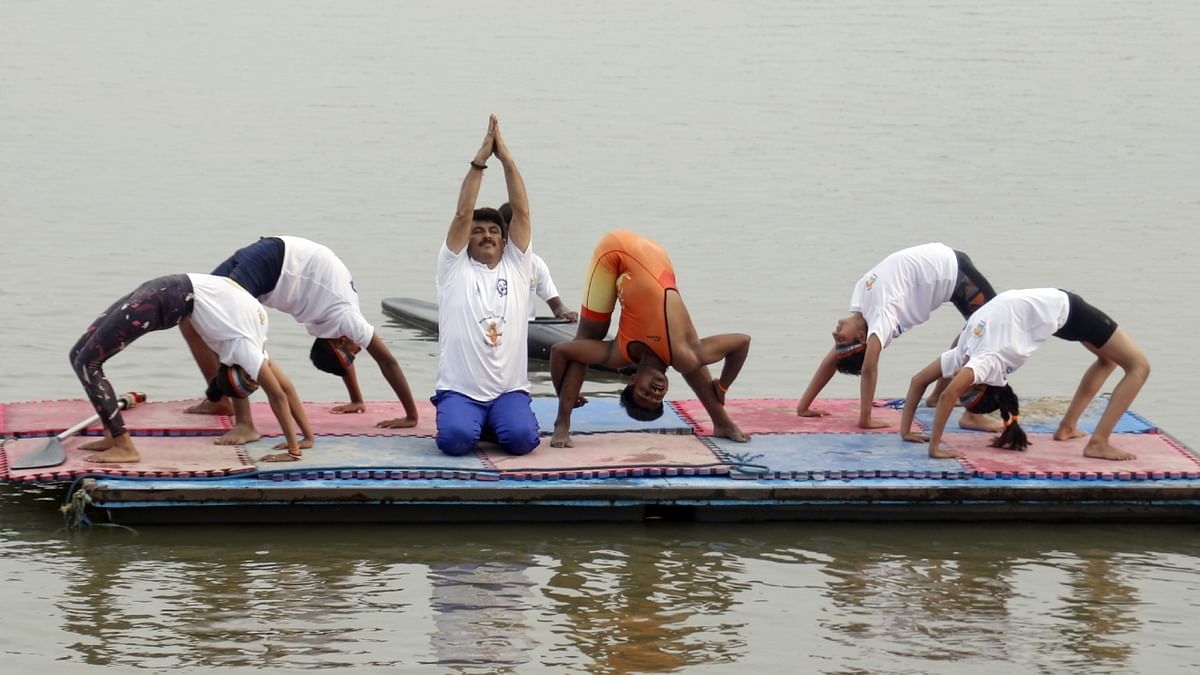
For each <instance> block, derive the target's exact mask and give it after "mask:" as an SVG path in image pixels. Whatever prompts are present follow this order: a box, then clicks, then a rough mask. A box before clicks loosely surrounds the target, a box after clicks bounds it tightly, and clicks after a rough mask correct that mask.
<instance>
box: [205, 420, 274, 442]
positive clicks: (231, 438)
mask: <svg viewBox="0 0 1200 675" xmlns="http://www.w3.org/2000/svg"><path fill="white" fill-rule="evenodd" d="M260 438H262V434H260V433H258V429H255V428H254V425H253V424H235V425H233V428H232V429H230V430H229V431H226V432H225V433H224V434H222V435H221V437H220V438H218V439H217V440H215V441H213V443H215V444H217V445H242V444H243V443H253V442H254V441H257V440H258V439H260Z"/></svg>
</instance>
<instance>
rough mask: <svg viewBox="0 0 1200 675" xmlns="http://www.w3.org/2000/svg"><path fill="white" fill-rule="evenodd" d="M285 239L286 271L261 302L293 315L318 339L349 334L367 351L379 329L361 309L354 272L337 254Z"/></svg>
mask: <svg viewBox="0 0 1200 675" xmlns="http://www.w3.org/2000/svg"><path fill="white" fill-rule="evenodd" d="M279 239H281V240H282V241H283V267H282V269H281V270H280V272H279V281H278V282H277V283H276V284H275V288H274V289H273V290H272V291H271V292H270V293H267V294H266V295H264V296H262V297H261V298H259V300H261V301H262V304H264V305H266V306H267V307H271V308H274V309H277V310H279V311H281V312H284V313H286V314H290V315H292V316H293V317H295V319H296V320H297V321H299V322H300V323H302V324H304V327H305V328H306V329H307V330H308V334H309V335H311V336H313V337H317V338H339V337H342V336H346V337H348V338H350V340H352V341H353V342H354V343H355V344H357V345H358V346H359V347H363V348H365V347H366V346H367V345H369V344H370V343H371V337H372V336H373V335H375V328H374V327H373V326H372V325H371V324H370V323H369V322H368V321H367V319H366V317H364V316H363V313H362V310H361V309H360V308H359V306H358V290H357V289H356V288H355V287H354V279H352V278H351V277H350V270H348V269H346V265H345V263H343V262H342V261H341V259H339V258H338V257H337V256H336V255H334V253H333V251H331V250H329V249H328V248H326V247H325V246H322V245H321V244H318V243H316V242H313V241H309V240H308V239H303V238H301V237H279Z"/></svg>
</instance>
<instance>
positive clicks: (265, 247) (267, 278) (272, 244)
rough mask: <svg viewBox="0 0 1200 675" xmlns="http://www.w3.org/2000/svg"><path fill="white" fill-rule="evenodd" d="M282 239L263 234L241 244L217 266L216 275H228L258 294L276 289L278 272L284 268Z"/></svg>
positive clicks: (248, 291) (262, 294)
mask: <svg viewBox="0 0 1200 675" xmlns="http://www.w3.org/2000/svg"><path fill="white" fill-rule="evenodd" d="M283 249H284V244H283V240H282V239H280V238H278V237H263V238H262V239H259V240H258V241H256V242H254V243H253V244H250V245H249V246H243V247H242V248H239V249H238V250H237V251H236V252H235V253H234V254H233V255H231V256H229V258H228V259H226V260H225V261H224V262H222V263H221V264H220V265H217V268H216V269H214V270H213V271H212V273H213V276H218V277H229V278H230V279H233V280H234V281H236V282H238V285H239V286H241V287H242V288H244V289H246V292H247V293H249V294H250V295H253V296H254V297H255V298H260V297H262V296H264V295H266V294H267V293H270V292H271V291H273V290H275V284H277V283H279V275H280V274H281V273H282V272H283V254H284V250H283Z"/></svg>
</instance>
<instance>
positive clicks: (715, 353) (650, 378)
mask: <svg viewBox="0 0 1200 675" xmlns="http://www.w3.org/2000/svg"><path fill="white" fill-rule="evenodd" d="M618 300H620V301H621V320H620V323H619V325H618V327H617V338H616V340H605V339H604V338H605V336H607V335H608V328H609V325H610V323H611V321H612V313H613V310H614V309H615V308H616V303H617V301H618ZM749 352H750V336H749V335H745V334H742V333H729V334H725V335H714V336H711V337H706V338H703V339H701V338H700V337H699V335H698V334H697V332H696V327H695V325H693V324H692V317H691V316H690V315H689V314H688V311H687V307H686V306H685V305H684V304H683V299H682V298H681V297H680V295H679V289H678V288H677V287H676V284H675V270H674V268H673V267H672V266H671V259H670V258H669V257H668V256H667V252H666V251H665V250H664V249H663V247H662V246H660V245H659V244H658V242H656V241H654V240H652V239H647V238H646V237H642V236H640V235H638V234H635V233H633V232H628V231H624V230H618V231H616V232H610V233H608V234H606V235H604V237H603V238H601V239H600V243H598V244H597V245H596V250H595V253H594V254H593V255H592V263H591V266H590V268H589V269H588V273H587V277H586V279H585V280H584V301H583V308H582V310H581V312H580V318H579V329H578V331H577V333H576V336H575V339H574V340H571V341H569V342H562V343H559V344H557V345H555V346H554V348H553V349H551V351H550V376H551V379H552V380H553V382H554V389H555V391H556V392H557V393H558V418H557V419H556V420H555V421H554V435H553V437H551V439H550V445H551V446H553V447H557V448H561V447H569V446H570V445H571V438H570V433H571V411H572V410H573V409H574V408H576V407H578V406H580V405H583V404H584V403H586V400H585V399H583V398H580V396H579V391H580V389H581V388H582V386H583V379H584V376H585V374H586V372H587V367H588V366H589V365H603V366H605V367H608V368H613V369H617V368H622V367H624V366H628V365H630V364H633V365H635V366H636V371H635V372H634V374H633V379H632V381H631V382H630V383H629V385H628V386H627V387H625V389H624V391H622V392H621V404H622V405H623V406H624V407H625V410H626V412H628V413H629V416H630V417H632V418H634V419H638V420H653V419H657V418H658V417H659V416H660V415H662V412H663V398H664V397H665V396H666V393H667V375H666V370H667V366H671V367H673V368H674V369H675V370H677V371H679V373H680V374H681V375H683V378H684V379H685V380H686V381H687V383H688V384H689V385H690V386H691V388H692V390H693V391H694V392H695V393H696V396H697V397H698V398H699V399H700V402H701V403H702V404H703V405H704V409H705V410H706V411H708V414H709V416H710V417H711V418H712V421H713V433H714V435H716V436H723V437H725V438H729V439H732V440H735V441H738V442H745V441H748V440H750V437H749V436H748V435H746V434H745V433H743V432H742V430H741V429H739V428H738V426H737V425H736V424H734V423H733V420H732V419H730V418H729V413H727V412H726V410H725V405H724V403H725V392H726V391H728V390H729V387H730V386H732V385H733V381H734V380H735V379H736V378H737V376H738V373H739V372H740V371H741V369H742V364H744V363H745V362H746V356H747V354H749ZM722 359H724V362H725V363H724V365H723V366H722V369H721V376H720V377H719V378H717V379H713V378H712V375H711V374H710V373H709V371H708V368H707V366H708V365H709V364H712V363H716V362H717V361H721V360H722Z"/></svg>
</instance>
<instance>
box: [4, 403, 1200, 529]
mask: <svg viewBox="0 0 1200 675" xmlns="http://www.w3.org/2000/svg"><path fill="white" fill-rule="evenodd" d="M1104 403H1105V401H1103V400H1099V401H1097V402H1096V403H1095V404H1094V405H1093V406H1092V408H1091V409H1090V410H1089V411H1088V413H1087V414H1086V415H1085V417H1084V419H1083V424H1082V425H1081V426H1082V427H1083V428H1084V429H1087V430H1090V429H1091V428H1092V426H1093V425H1094V424H1095V422H1096V421H1097V420H1098V419H1099V414H1100V411H1101V410H1102V407H1103V404H1104ZM186 404H187V402H182V401H180V402H165V403H161V402H160V403H147V404H144V405H142V406H139V407H138V408H135V409H134V410H131V411H129V412H127V413H125V418H126V422H127V424H128V426H129V428H130V429H131V430H132V431H133V433H135V435H138V437H137V438H136V439H135V440H136V442H137V444H138V447H139V450H140V451H141V454H142V461H141V462H139V463H137V464H130V465H111V466H102V465H95V464H90V463H88V462H86V461H84V460H83V459H82V456H83V455H84V454H86V453H83V452H80V451H78V450H75V449H74V448H76V447H78V445H79V444H80V443H82V442H84V441H85V440H86V439H79V438H75V439H70V440H68V441H66V442H65V445H66V446H67V449H68V452H67V455H68V458H67V461H66V462H65V463H64V464H62V465H61V466H57V467H50V468H42V469H30V470H13V469H10V468H9V467H10V466H11V465H12V463H13V462H18V463H19V458H20V457H21V456H23V454H24V453H26V452H31V451H32V450H33V449H34V448H36V447H37V446H39V445H41V444H43V443H45V441H46V436H49V435H52V434H54V433H57V431H59V430H61V429H62V428H64V427H66V426H70V423H71V421H72V420H77V419H79V418H81V417H85V416H86V415H87V414H89V413H91V410H90V407H89V406H88V404H87V403H86V402H84V401H82V400H71V401H44V402H25V403H8V404H2V405H0V432H2V433H3V435H4V436H7V437H10V438H9V440H6V441H5V442H4V444H3V446H2V447H0V478H2V479H3V480H6V481H12V482H20V483H60V484H61V483H65V484H69V485H71V486H72V494H73V496H74V497H76V498H78V499H80V500H82V501H85V502H90V507H89V512H90V513H91V514H92V516H93V518H94V519H107V520H110V521H112V522H117V523H125V524H137V523H143V524H145V523H171V524H177V523H183V522H189V523H259V522H306V523H307V522H320V521H324V522H331V521H357V522H384V521H386V522H404V521H408V522H413V521H420V522H447V521H563V520H642V519H648V518H666V519H682V520H702V521H769V520H971V521H980V520H1066V521H1083V520H1159V521H1169V520H1180V519H1184V520H1191V521H1195V520H1200V458H1197V456H1196V454H1195V453H1194V452H1193V451H1191V450H1190V449H1188V448H1186V447H1184V446H1183V445H1182V444H1181V443H1179V442H1178V441H1176V440H1175V439H1173V438H1172V437H1171V436H1169V435H1167V434H1165V433H1163V432H1161V431H1160V430H1158V429H1157V428H1156V427H1155V426H1154V425H1153V424H1150V423H1149V422H1147V421H1146V420H1144V419H1143V418H1141V417H1139V416H1137V415H1135V414H1132V413H1128V414H1126V415H1125V416H1124V417H1123V418H1122V419H1121V421H1120V424H1119V425H1118V427H1117V432H1118V433H1117V434H1116V435H1115V436H1114V438H1115V440H1114V442H1115V443H1116V444H1117V445H1119V446H1120V447H1122V448H1124V449H1128V450H1130V451H1132V452H1134V453H1136V454H1137V455H1138V457H1137V459H1135V460H1132V461H1128V462H1110V461H1104V460H1094V459H1088V458H1085V457H1083V455H1082V447H1083V443H1084V441H1085V440H1086V439H1078V440H1074V441H1064V442H1056V441H1053V440H1052V439H1051V433H1052V432H1053V429H1054V425H1055V424H1056V423H1057V417H1055V416H1054V415H1048V416H1046V417H1045V419H1042V420H1039V418H1038V416H1037V414H1036V413H1031V412H1029V410H1028V409H1027V407H1026V406H1025V405H1023V406H1022V412H1023V414H1022V423H1023V425H1024V426H1025V427H1026V429H1027V430H1028V431H1029V432H1030V438H1031V439H1032V441H1033V445H1032V446H1031V447H1030V448H1029V449H1028V450H1026V451H1024V452H1014V451H1010V450H998V449H994V448H991V447H989V446H988V445H987V441H988V440H989V439H990V438H991V435H990V434H985V433H980V432H957V431H956V432H955V433H950V434H948V435H947V437H946V444H947V446H948V447H951V448H955V449H960V450H963V451H965V452H966V459H963V460H953V459H932V458H930V457H929V456H928V454H927V452H926V450H925V448H924V447H923V446H921V445H918V444H912V443H905V442H903V441H902V440H901V439H900V438H899V436H898V434H896V433H895V431H896V428H897V425H898V423H899V411H898V410H896V409H895V408H894V407H892V406H891V405H889V404H888V403H887V402H880V404H878V405H879V407H878V408H877V409H876V411H875V416H876V417H878V418H881V419H883V420H885V421H888V422H890V423H891V424H892V426H891V427H890V428H889V429H884V430H880V431H863V430H859V429H857V428H856V427H855V421H856V420H857V418H858V411H857V402H856V401H835V400H825V401H820V402H819V404H818V405H819V406H820V407H823V408H825V409H828V410H831V411H832V413H833V414H832V415H831V416H829V417H821V418H799V417H797V416H796V414H795V401H794V400H785V399H742V400H732V399H731V400H730V401H729V402H728V408H729V410H730V414H731V415H732V416H733V418H734V419H735V420H737V421H738V423H739V424H740V425H741V427H742V428H743V429H744V430H745V431H746V432H748V433H750V434H752V435H754V438H753V440H752V441H751V442H750V443H746V444H738V443H733V442H730V441H727V440H725V439H720V438H713V437H712V436H711V435H710V434H711V424H710V422H709V420H708V418H707V416H706V415H705V414H704V412H703V409H702V407H701V406H700V404H699V402H698V401H695V400H685V401H673V402H671V403H670V404H669V405H668V407H667V411H666V413H665V414H664V415H663V416H662V417H661V418H660V419H659V420H656V421H654V422H649V423H642V422H636V421H633V420H631V419H630V418H629V417H628V416H626V415H625V413H624V412H623V411H622V410H621V409H620V407H619V405H618V404H617V402H616V401H614V400H612V399H593V400H592V401H591V402H590V403H589V404H588V405H586V406H584V407H583V408H580V409H578V410H576V414H575V417H574V420H573V422H574V435H573V439H574V442H575V447H573V448H551V447H550V446H549V443H548V440H549V439H548V438H544V439H543V443H542V445H541V446H540V447H539V448H537V449H536V450H535V451H534V452H533V453H532V454H530V455H526V456H524V457H512V456H508V455H506V454H505V453H503V452H500V451H499V450H498V449H497V448H495V447H494V446H489V445H488V444H481V447H480V448H479V449H478V450H477V451H476V452H474V453H472V454H469V455H467V456H464V457H457V458H455V457H448V456H445V455H442V454H441V453H440V452H438V450H437V449H436V447H435V446H434V442H433V438H432V435H433V433H434V428H433V420H434V411H433V408H432V406H431V405H429V404H428V403H426V402H424V401H422V402H421V404H422V406H423V407H422V410H421V415H422V418H421V423H420V424H419V425H418V426H417V427H416V428H413V429H395V430H393V429H376V428H375V427H374V424H375V422H376V421H379V420H382V419H388V418H391V417H395V416H397V415H398V414H400V411H401V408H400V406H399V404H398V403H396V402H371V403H369V404H368V412H367V413H365V414H362V415H331V414H329V413H328V409H329V407H330V405H331V404H316V403H310V404H306V406H307V407H308V414H309V418H310V419H311V420H312V423H313V425H314V428H315V429H316V430H317V433H318V437H317V442H316V445H315V447H313V448H311V449H309V450H306V451H305V453H304V458H303V459H302V460H301V461H299V462H294V463H286V464H269V463H255V461H254V459H253V458H254V457H258V456H260V455H263V454H266V453H268V452H270V451H271V450H270V447H271V445H273V441H272V440H271V439H270V438H265V439H264V440H263V441H260V442H258V443H255V444H252V445H248V446H246V447H230V446H218V445H214V444H212V440H213V436H214V435H216V434H219V433H221V432H222V431H224V430H225V429H228V428H229V426H230V420H229V419H227V418H225V417H221V416H211V417H208V416H198V415H187V414H184V413H183V412H182V411H183V408H184V406H185V405H186ZM254 406H255V409H254V416H255V419H256V420H257V423H258V424H259V428H260V431H262V432H263V433H264V436H268V437H269V436H272V435H277V434H278V433H279V430H278V428H277V427H276V426H275V422H274V418H273V416H272V415H271V414H270V411H269V408H268V406H267V404H266V403H261V402H260V403H255V404H254ZM555 406H556V401H555V400H554V399H552V398H535V399H534V410H535V412H536V413H537V415H538V418H539V420H540V421H541V423H542V426H543V428H547V427H549V425H550V423H551V422H552V421H553V419H554V410H555ZM1059 407H1060V409H1061V407H1063V406H1059ZM931 417H932V411H931V410H929V409H922V410H921V411H919V413H918V417H917V421H918V423H919V424H922V425H924V426H926V427H927V426H928V424H929V423H930V421H931ZM950 428H953V429H956V430H957V422H956V420H954V419H952V420H951V424H950ZM98 432H99V429H98V428H96V429H93V430H92V433H98Z"/></svg>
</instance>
